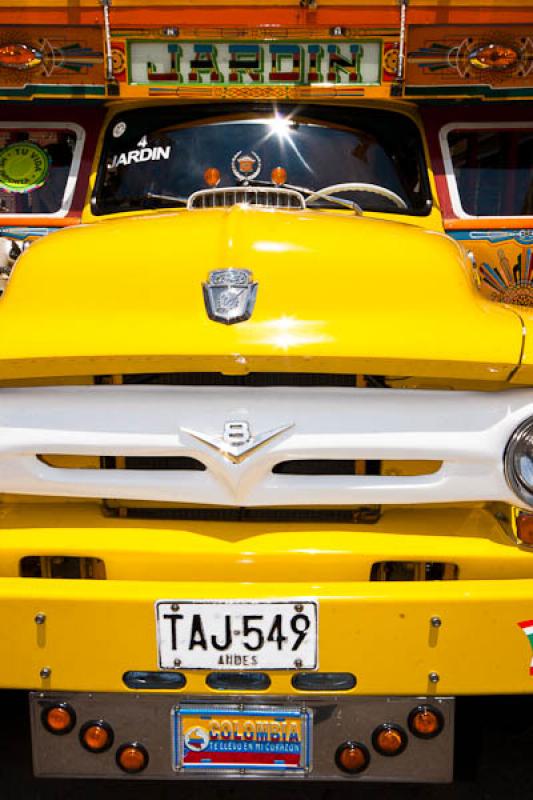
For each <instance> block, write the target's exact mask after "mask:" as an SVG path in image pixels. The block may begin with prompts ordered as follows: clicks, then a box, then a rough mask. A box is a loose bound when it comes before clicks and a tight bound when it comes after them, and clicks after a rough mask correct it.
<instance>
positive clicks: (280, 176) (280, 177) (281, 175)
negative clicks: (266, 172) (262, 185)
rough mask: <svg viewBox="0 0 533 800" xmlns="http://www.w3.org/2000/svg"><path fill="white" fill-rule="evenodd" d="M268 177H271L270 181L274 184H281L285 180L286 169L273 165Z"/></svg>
mask: <svg viewBox="0 0 533 800" xmlns="http://www.w3.org/2000/svg"><path fill="white" fill-rule="evenodd" d="M270 177H271V179H272V183H275V184H276V186H281V185H282V184H283V183H286V181H287V170H286V169H283V167H274V169H273V170H272V172H271V173H270Z"/></svg>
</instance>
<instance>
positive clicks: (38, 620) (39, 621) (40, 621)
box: [34, 612, 46, 625]
mask: <svg viewBox="0 0 533 800" xmlns="http://www.w3.org/2000/svg"><path fill="white" fill-rule="evenodd" d="M34 619H35V624H36V625H44V623H45V622H46V614H42V613H41V612H39V614H36V615H35V617H34Z"/></svg>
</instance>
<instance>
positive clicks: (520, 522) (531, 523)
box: [516, 513, 533, 545]
mask: <svg viewBox="0 0 533 800" xmlns="http://www.w3.org/2000/svg"><path fill="white" fill-rule="evenodd" d="M516 535H517V538H518V540H519V541H520V542H522V544H529V545H532V544H533V514H522V513H520V514H519V515H518V517H517V518H516Z"/></svg>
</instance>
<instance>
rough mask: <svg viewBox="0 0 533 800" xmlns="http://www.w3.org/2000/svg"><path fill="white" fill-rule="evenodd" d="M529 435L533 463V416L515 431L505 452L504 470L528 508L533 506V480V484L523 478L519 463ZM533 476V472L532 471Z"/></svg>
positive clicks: (516, 493)
mask: <svg viewBox="0 0 533 800" xmlns="http://www.w3.org/2000/svg"><path fill="white" fill-rule="evenodd" d="M528 437H529V441H530V443H531V461H532V465H533V417H527V418H526V419H524V420H523V421H522V422H521V423H520V424H519V425H518V426H517V427H516V428H515V429H514V431H513V433H512V434H511V436H510V437H509V440H508V442H507V445H506V446H505V451H504V454H503V471H504V475H505V479H506V481H507V484H508V486H509V488H510V489H511V490H512V491H513V492H514V494H515V495H516V496H517V497H518V498H519V499H520V501H521V502H522V503H524V504H525V507H526V508H527V509H531V508H533V480H532V483H531V486H529V485H528V483H527V482H526V481H525V480H524V478H523V474H524V473H523V470H520V468H519V465H518V463H517V461H518V457H519V452H520V448H522V447H523V446H524V440H526V439H527V438H528ZM532 477H533V472H532Z"/></svg>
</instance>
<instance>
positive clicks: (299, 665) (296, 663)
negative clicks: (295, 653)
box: [294, 658, 303, 669]
mask: <svg viewBox="0 0 533 800" xmlns="http://www.w3.org/2000/svg"><path fill="white" fill-rule="evenodd" d="M302 663H303V662H302V659H301V658H296V659H295V660H294V666H295V667H296V669H300V668H301V666H302Z"/></svg>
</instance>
